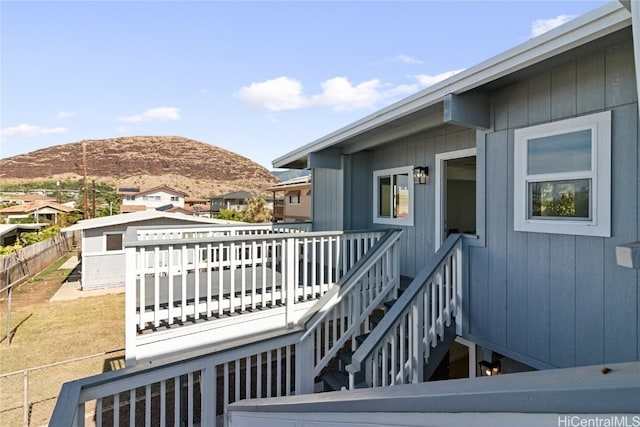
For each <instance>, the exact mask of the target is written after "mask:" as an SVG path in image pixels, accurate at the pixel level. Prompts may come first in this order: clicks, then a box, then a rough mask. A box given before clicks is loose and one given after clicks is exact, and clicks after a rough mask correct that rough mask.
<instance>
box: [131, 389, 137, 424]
mask: <svg viewBox="0 0 640 427" xmlns="http://www.w3.org/2000/svg"><path fill="white" fill-rule="evenodd" d="M129 425H130V426H134V425H136V389H135V388H134V389H131V390H129Z"/></svg>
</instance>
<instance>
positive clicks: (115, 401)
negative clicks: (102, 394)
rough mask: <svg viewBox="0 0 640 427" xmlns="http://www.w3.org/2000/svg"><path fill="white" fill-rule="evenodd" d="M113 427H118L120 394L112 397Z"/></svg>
mask: <svg viewBox="0 0 640 427" xmlns="http://www.w3.org/2000/svg"><path fill="white" fill-rule="evenodd" d="M113 425H114V427H119V426H120V393H116V394H114V395H113Z"/></svg>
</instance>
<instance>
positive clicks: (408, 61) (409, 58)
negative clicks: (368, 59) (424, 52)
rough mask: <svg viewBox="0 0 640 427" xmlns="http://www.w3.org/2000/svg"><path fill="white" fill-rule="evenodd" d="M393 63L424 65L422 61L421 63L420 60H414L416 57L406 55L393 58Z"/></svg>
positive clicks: (402, 54)
mask: <svg viewBox="0 0 640 427" xmlns="http://www.w3.org/2000/svg"><path fill="white" fill-rule="evenodd" d="M391 61H392V62H403V63H405V64H422V61H420V60H419V59H417V58H414V57H412V56H409V55H405V54H404V53H401V54H399V55H396V57H395V58H393V59H392V60H391Z"/></svg>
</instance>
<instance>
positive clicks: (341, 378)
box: [322, 371, 349, 391]
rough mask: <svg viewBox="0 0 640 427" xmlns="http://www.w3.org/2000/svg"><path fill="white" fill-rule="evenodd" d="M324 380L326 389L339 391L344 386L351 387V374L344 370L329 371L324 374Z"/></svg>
mask: <svg viewBox="0 0 640 427" xmlns="http://www.w3.org/2000/svg"><path fill="white" fill-rule="evenodd" d="M322 382H323V383H324V385H325V390H326V391H329V390H334V391H339V390H342V387H344V388H345V389H348V388H349V375H347V374H346V373H344V372H342V371H331V372H327V373H326V374H324V375H323V376H322Z"/></svg>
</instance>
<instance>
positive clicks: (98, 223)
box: [63, 210, 228, 290]
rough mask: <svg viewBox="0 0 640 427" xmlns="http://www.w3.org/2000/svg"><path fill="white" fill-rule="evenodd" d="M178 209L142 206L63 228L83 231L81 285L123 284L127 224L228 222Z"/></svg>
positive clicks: (99, 287)
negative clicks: (172, 210)
mask: <svg viewBox="0 0 640 427" xmlns="http://www.w3.org/2000/svg"><path fill="white" fill-rule="evenodd" d="M227 223H228V221H220V220H211V219H205V218H197V217H194V216H188V215H183V214H180V213H170V212H160V211H156V210H144V211H141V212H132V213H126V214H121V215H113V216H105V217H101V218H93V219H86V220H82V221H79V222H78V223H77V224H74V225H72V226H71V227H67V228H65V229H63V231H82V289H83V290H91V289H102V288H112V287H119V286H123V285H124V248H123V246H122V241H123V236H124V233H125V231H126V229H127V227H134V226H151V225H155V226H157V225H164V226H175V225H190V224H227Z"/></svg>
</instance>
